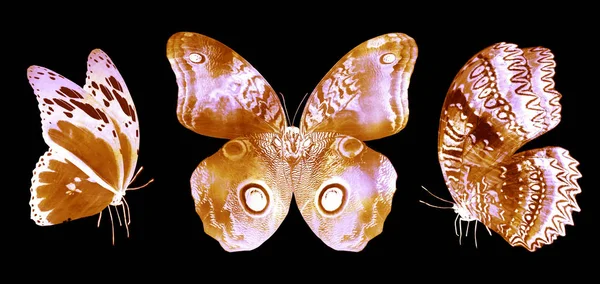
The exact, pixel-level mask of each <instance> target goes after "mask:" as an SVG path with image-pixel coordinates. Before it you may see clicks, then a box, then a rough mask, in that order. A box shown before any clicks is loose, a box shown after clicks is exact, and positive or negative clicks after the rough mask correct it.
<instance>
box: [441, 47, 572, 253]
mask: <svg viewBox="0 0 600 284" xmlns="http://www.w3.org/2000/svg"><path fill="white" fill-rule="evenodd" d="M554 66H555V62H554V60H553V55H552V53H551V52H550V51H549V50H548V49H546V48H542V47H536V48H524V49H521V48H518V47H517V46H516V45H514V44H509V43H498V44H495V45H493V46H490V47H488V48H486V49H484V50H483V51H481V52H480V53H478V54H477V55H475V56H474V57H473V58H471V60H469V61H468V62H467V64H466V65H465V66H464V67H463V68H462V69H461V70H460V72H459V73H458V75H457V76H456V78H455V79H454V81H453V83H452V85H451V87H450V90H449V91H448V94H447V96H446V100H445V102H444V107H443V110H442V114H441V119H440V128H439V140H438V156H439V161H440V165H441V168H442V172H443V175H444V178H445V180H446V184H447V186H448V188H449V189H450V193H451V195H452V197H453V198H454V200H455V201H456V202H457V203H458V204H465V206H466V207H467V208H468V209H469V212H470V214H472V215H473V216H474V217H476V218H477V219H479V220H480V221H481V222H483V223H484V224H485V225H486V226H488V227H490V228H492V229H495V230H496V231H497V232H498V233H500V234H501V235H503V236H504V237H505V238H506V239H507V240H509V242H510V243H511V244H513V245H516V244H519V245H523V246H525V247H526V248H527V249H529V250H534V249H535V248H536V247H537V246H539V245H540V242H542V241H540V239H539V238H538V236H540V235H544V236H546V237H547V238H546V239H545V240H548V238H550V236H553V235H555V234H554V233H551V231H558V232H562V229H559V228H562V227H561V226H563V227H564V224H567V223H569V222H565V223H563V221H564V220H571V211H572V210H573V209H575V208H578V207H577V204H576V201H575V194H576V193H578V192H579V190H580V189H579V186H578V185H577V183H576V182H575V180H576V179H577V177H579V176H580V174H579V172H578V171H577V170H576V162H575V163H574V160H573V159H572V158H571V157H570V156H569V155H568V152H566V151H562V150H560V149H559V148H543V149H536V150H532V151H529V152H524V153H521V154H517V155H514V156H513V154H514V153H515V152H516V151H517V150H518V149H519V148H520V147H521V146H522V145H524V144H525V143H527V142H528V141H530V140H532V139H534V138H536V137H538V136H539V135H541V134H543V133H545V132H547V131H549V130H551V129H552V128H554V127H555V126H556V125H557V124H558V123H559V121H560V110H561V105H560V103H559V99H560V97H561V94H560V93H559V92H557V91H556V90H555V89H554V81H553V76H554ZM524 163H526V164H532V165H534V166H533V167H534V168H535V169H537V171H538V176H539V177H543V178H544V184H543V185H541V186H542V189H541V190H542V191H543V192H544V195H543V200H540V201H539V203H538V204H539V205H541V206H542V207H541V208H539V210H538V211H535V212H538V215H536V216H535V217H534V218H538V221H537V222H540V223H538V224H537V226H534V227H528V228H529V229H528V231H527V234H530V236H529V239H527V238H525V236H523V235H522V234H523V233H519V234H520V235H518V234H517V233H516V232H515V231H514V230H506V229H498V228H500V227H502V228H504V226H508V223H506V222H517V221H515V220H521V219H522V220H521V221H522V223H521V224H514V223H513V224H511V225H510V226H515V228H518V227H520V226H521V225H524V226H528V225H526V224H529V223H530V222H529V220H525V219H523V218H525V217H523V216H525V215H527V214H525V213H519V212H528V210H529V209H528V207H527V206H529V204H531V202H530V200H529V199H530V198H531V197H530V196H532V195H533V194H534V191H535V189H534V188H537V187H533V185H532V184H528V183H527V182H528V180H527V179H519V177H520V176H519V174H522V173H510V174H508V175H506V177H504V178H505V179H508V178H516V179H517V180H514V179H513V180H510V181H508V180H502V179H498V178H491V176H489V175H494V174H496V172H497V171H498V170H503V171H505V170H506V169H507V167H511V166H513V167H516V168H517V169H520V170H523V169H524V168H523V167H524ZM547 166H551V167H550V168H546V167H547ZM565 177H568V178H567V179H568V180H569V181H565V180H564V179H565ZM496 182H501V183H500V184H496ZM504 184H510V186H508V187H506V188H505V187H504V186H503V185H504ZM563 184H568V186H567V188H568V189H566V188H563V186H562V185H563ZM496 191H499V192H496ZM566 192H569V193H568V194H567V193H566ZM495 195H497V196H499V197H498V198H500V199H499V200H502V199H503V198H504V199H506V198H508V199H512V202H511V203H510V206H515V207H516V208H514V209H515V210H516V211H514V212H515V213H514V216H516V217H515V218H516V219H512V217H511V218H509V217H508V216H504V217H502V218H500V219H490V218H489V215H490V214H492V215H494V214H497V212H496V211H495V209H490V208H493V207H489V206H488V204H487V203H486V202H484V200H487V199H486V198H496V197H495ZM489 196H492V197H489ZM561 196H565V198H562V197H561ZM480 200H481V201H480ZM496 200H498V199H496ZM565 201H566V202H565ZM500 202H502V203H501V204H504V203H503V202H504V201H500ZM532 206H533V205H532ZM490 210H491V211H490ZM523 214H524V215H523ZM521 215H523V216H521ZM542 215H544V216H542ZM521 217H523V218H521ZM519 218H521V219H519ZM490 220H494V221H490ZM499 220H502V221H499ZM542 220H554V221H557V220H562V221H558V223H553V222H546V221H544V222H542ZM496 221H498V222H501V223H495V222H496ZM519 222H520V221H519ZM499 226H500V227H499ZM519 238H521V239H527V241H526V242H524V241H519V240H521V239H519Z"/></svg>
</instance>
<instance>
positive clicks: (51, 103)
mask: <svg viewBox="0 0 600 284" xmlns="http://www.w3.org/2000/svg"><path fill="white" fill-rule="evenodd" d="M44 102H45V103H47V104H49V105H53V104H54V103H53V102H52V101H51V100H49V99H46V98H44Z"/></svg>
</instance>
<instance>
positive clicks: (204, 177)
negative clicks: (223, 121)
mask: <svg viewBox="0 0 600 284" xmlns="http://www.w3.org/2000/svg"><path fill="white" fill-rule="evenodd" d="M272 136H273V134H257V135H251V136H248V137H240V138H237V139H233V140H230V141H229V142H227V143H226V144H225V145H224V146H223V147H222V148H221V149H220V150H219V151H218V152H217V153H215V154H214V155H212V156H210V157H208V158H206V159H205V160H203V161H202V162H201V163H200V165H198V168H196V170H195V171H194V173H193V175H192V178H191V185H192V196H193V197H194V200H195V205H196V212H197V213H198V215H199V216H200V218H201V219H202V223H203V225H204V230H205V232H206V233H207V234H208V235H210V236H212V237H213V238H215V239H216V240H218V241H219V243H220V244H221V246H222V247H223V249H225V250H226V251H245V250H252V249H255V248H257V247H258V246H260V245H261V244H262V243H263V242H264V241H266V240H267V239H268V238H269V237H271V235H273V233H275V231H276V230H277V228H279V226H280V225H281V223H282V222H283V220H284V219H285V217H286V215H287V213H288V210H289V206H290V202H291V199H292V185H291V180H290V179H289V178H286V177H289V172H290V169H289V166H288V165H287V164H286V163H285V162H284V161H283V160H282V158H281V155H278V154H279V153H278V152H276V151H275V148H274V147H272V146H271V145H270V143H271V142H270V141H272V139H273V137H272Z"/></svg>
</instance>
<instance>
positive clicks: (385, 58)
mask: <svg viewBox="0 0 600 284" xmlns="http://www.w3.org/2000/svg"><path fill="white" fill-rule="evenodd" d="M379 60H380V61H381V63H383V64H391V63H394V61H396V54H393V53H386V54H384V55H382V56H381V57H380V58H379Z"/></svg>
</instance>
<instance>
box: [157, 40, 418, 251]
mask: <svg viewBox="0 0 600 284" xmlns="http://www.w3.org/2000/svg"><path fill="white" fill-rule="evenodd" d="M416 53H417V48H416V45H415V43H414V40H413V39H412V38H410V37H408V36H406V35H404V34H399V33H396V34H387V35H382V36H380V37H376V38H374V39H371V40H369V41H367V42H364V43H363V44H361V45H359V46H358V47H356V48H355V49H353V50H352V51H350V52H349V53H348V54H346V56H344V57H343V58H342V59H341V60H340V61H339V62H338V63H337V64H336V65H335V66H334V67H333V68H332V69H331V70H330V71H329V73H327V75H325V77H324V78H323V80H322V81H321V82H320V83H319V84H318V86H317V87H316V88H315V90H314V91H313V93H312V94H311V95H310V96H309V98H308V100H307V103H306V106H305V110H304V113H303V115H302V118H301V121H300V125H299V127H296V126H292V125H288V124H287V121H286V116H285V112H284V110H283V107H282V105H281V103H280V101H279V99H278V98H277V96H276V94H275V92H274V90H273V89H272V88H271V86H270V85H269V84H268V83H267V81H266V80H265V79H264V78H263V77H262V76H261V75H260V74H259V73H258V71H256V70H255V69H254V68H253V67H252V66H251V65H250V64H249V63H248V62H247V61H246V60H244V59H243V58H242V57H241V56H240V55H239V54H237V53H236V52H235V51H233V50H231V49H230V48H229V47H227V46H225V45H224V44H222V43H220V42H218V41H216V40H214V39H212V38H209V37H207V36H204V35H200V34H196V33H190V32H181V33H176V34H174V35H173V36H171V38H170V39H169V42H168V43H167V56H168V58H169V61H170V62H171V66H172V68H173V71H174V73H175V76H176V79H177V84H178V86H179V93H178V106H177V116H178V119H179V121H180V123H181V124H182V125H184V126H185V127H187V128H189V129H191V130H193V131H195V132H197V133H199V134H202V135H207V136H212V137H217V138H224V139H231V140H229V141H228V142H227V143H225V145H224V146H223V147H222V148H221V150H219V152H217V153H215V154H214V155H212V156H210V157H208V158H206V159H205V160H203V161H202V162H201V163H200V165H199V166H198V167H197V168H196V170H195V171H194V173H193V174H192V178H191V180H190V181H191V186H192V195H193V197H194V200H195V202H196V211H197V213H198V215H199V216H200V217H201V219H202V222H203V226H204V229H205V232H206V233H207V234H209V235H210V236H212V237H213V238H215V239H216V240H217V241H219V242H220V244H221V246H222V247H223V248H224V249H225V250H227V251H240V250H252V249H255V248H257V247H258V246H260V245H261V244H262V243H263V242H264V241H266V240H267V239H268V238H269V237H270V236H271V235H272V234H273V233H274V232H275V231H276V230H277V228H278V227H279V225H280V224H281V223H282V222H283V220H284V218H285V216H286V215H287V213H288V210H289V205H290V203H291V199H292V196H294V197H295V199H296V204H297V205H298V208H299V209H300V212H301V214H302V216H303V217H304V220H305V221H306V223H307V224H308V225H309V227H310V228H311V229H312V231H313V232H314V233H315V234H316V235H317V236H318V237H319V238H320V239H321V240H322V241H323V242H325V243H326V244H327V245H328V246H330V247H332V248H334V249H337V250H348V251H360V250H362V249H363V248H364V246H365V245H366V244H367V242H368V241H369V240H370V239H372V238H373V237H375V236H376V235H378V234H379V233H381V230H382V227H383V221H384V220H385V218H386V216H387V215H388V214H389V212H390V210H391V201H392V197H393V194H394V192H395V190H396V186H395V182H396V179H397V174H396V172H395V170H394V168H393V166H392V165H391V163H390V162H389V160H388V159H387V158H386V157H385V156H383V155H381V154H380V153H377V152H375V151H373V150H372V149H370V148H369V147H367V145H366V144H365V143H364V142H363V141H367V140H372V139H379V138H382V137H385V136H389V135H392V134H395V133H397V132H398V131H400V130H401V129H402V128H404V126H405V125H406V121H407V116H408V106H407V97H406V92H407V88H408V80H409V78H410V74H411V73H412V70H413V66H414V61H415V59H416Z"/></svg>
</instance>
